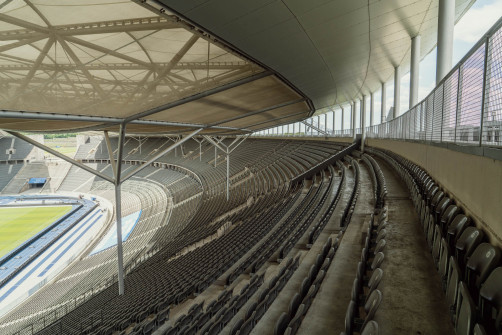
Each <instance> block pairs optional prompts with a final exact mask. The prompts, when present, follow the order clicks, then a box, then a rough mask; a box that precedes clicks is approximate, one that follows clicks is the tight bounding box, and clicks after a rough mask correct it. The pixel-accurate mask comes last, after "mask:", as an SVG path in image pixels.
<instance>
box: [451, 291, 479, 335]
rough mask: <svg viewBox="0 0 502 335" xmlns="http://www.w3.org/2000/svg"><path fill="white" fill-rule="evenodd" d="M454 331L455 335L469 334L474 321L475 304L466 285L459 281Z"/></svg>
mask: <svg viewBox="0 0 502 335" xmlns="http://www.w3.org/2000/svg"><path fill="white" fill-rule="evenodd" d="M458 300H459V301H458V307H457V316H456V318H455V331H456V333H457V335H470V334H471V333H472V330H473V328H474V324H475V323H476V305H475V304H474V301H473V300H472V297H471V295H470V294H469V290H468V289H467V286H466V285H465V284H464V283H463V282H460V285H459V294H458Z"/></svg>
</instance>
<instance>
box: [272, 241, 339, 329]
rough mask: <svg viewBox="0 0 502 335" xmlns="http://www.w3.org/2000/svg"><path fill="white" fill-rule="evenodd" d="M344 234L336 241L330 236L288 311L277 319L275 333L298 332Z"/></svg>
mask: <svg viewBox="0 0 502 335" xmlns="http://www.w3.org/2000/svg"><path fill="white" fill-rule="evenodd" d="M342 234H343V233H342V232H340V233H339V235H338V237H337V238H336V239H335V241H334V242H333V240H332V239H331V237H329V238H328V240H327V241H326V243H325V244H324V246H323V248H322V250H321V252H320V253H319V254H318V255H317V257H316V260H315V262H314V264H312V266H311V267H310V270H309V272H308V274H307V275H306V276H305V278H303V280H302V284H301V286H300V289H299V291H298V292H296V293H295V294H294V295H293V297H292V298H291V300H290V303H289V307H288V312H287V313H286V312H283V313H282V314H281V316H280V317H279V319H278V320H277V322H276V324H275V328H274V335H283V334H287V335H293V334H296V332H297V330H298V329H299V328H300V325H301V323H302V320H303V318H304V316H305V315H306V314H307V311H308V309H309V308H310V305H311V304H312V301H313V300H314V298H315V296H316V294H317V292H318V291H319V288H320V286H321V284H322V281H323V279H324V277H325V275H326V272H327V271H328V268H329V266H330V265H331V262H332V261H333V258H334V257H335V253H336V250H337V249H338V246H339V244H340V238H341V236H342Z"/></svg>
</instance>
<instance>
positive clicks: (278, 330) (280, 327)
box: [274, 312, 290, 335]
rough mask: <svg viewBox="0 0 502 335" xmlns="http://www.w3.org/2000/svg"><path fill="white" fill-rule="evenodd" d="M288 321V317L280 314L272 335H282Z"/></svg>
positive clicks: (283, 313) (285, 314)
mask: <svg viewBox="0 0 502 335" xmlns="http://www.w3.org/2000/svg"><path fill="white" fill-rule="evenodd" d="M289 320H290V318H289V315H288V314H287V313H285V312H282V314H281V316H279V319H277V322H276V323H275V327H274V335H283V334H284V332H285V331H286V328H288V323H289Z"/></svg>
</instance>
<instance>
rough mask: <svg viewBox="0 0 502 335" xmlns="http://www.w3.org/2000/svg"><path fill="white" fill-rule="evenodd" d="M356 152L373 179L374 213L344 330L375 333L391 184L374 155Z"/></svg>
mask: <svg viewBox="0 0 502 335" xmlns="http://www.w3.org/2000/svg"><path fill="white" fill-rule="evenodd" d="M355 155H356V156H358V157H359V158H360V159H361V160H362V161H363V162H364V163H365V164H366V166H367V168H368V171H369V175H370V177H371V179H372V181H373V186H374V192H373V198H374V199H373V200H374V213H373V214H372V215H371V219H370V221H369V226H368V230H367V232H366V239H365V243H364V246H363V248H362V251H361V259H360V261H359V263H358V264H357V272H356V277H355V278H354V282H353V284H352V291H351V300H350V302H349V305H348V307H347V312H346V315H345V331H344V332H342V333H341V334H342V335H352V334H354V333H360V334H363V335H370V334H371V335H375V334H379V332H380V331H379V326H378V323H377V322H376V321H375V320H374V317H375V314H376V312H377V310H378V308H379V306H380V304H381V302H382V299H383V297H382V292H381V291H380V290H379V289H378V285H379V284H380V281H381V280H382V277H383V270H382V269H381V268H380V266H381V265H382V263H383V261H384V259H385V254H384V249H385V246H386V240H385V237H386V235H387V229H386V228H387V226H388V222H387V207H385V197H386V194H387V187H386V183H385V177H384V175H383V172H382V170H381V168H380V166H379V165H378V163H377V162H376V161H375V160H374V159H373V157H371V156H369V155H367V154H361V153H355ZM354 161H355V160H354Z"/></svg>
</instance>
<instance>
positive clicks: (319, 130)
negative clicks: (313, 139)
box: [302, 120, 329, 136]
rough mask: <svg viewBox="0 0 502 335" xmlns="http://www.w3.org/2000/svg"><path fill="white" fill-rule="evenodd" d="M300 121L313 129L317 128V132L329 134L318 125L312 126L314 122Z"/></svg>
mask: <svg viewBox="0 0 502 335" xmlns="http://www.w3.org/2000/svg"><path fill="white" fill-rule="evenodd" d="M302 123H303V124H304V125H306V126H309V128H310V129H314V130H317V131H318V132H319V133H321V134H323V135H326V136H329V134H328V133H327V132H325V131H324V130H322V129H321V128H319V127H316V126H314V123H313V121H312V123H308V122H307V121H305V120H304V121H302Z"/></svg>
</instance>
